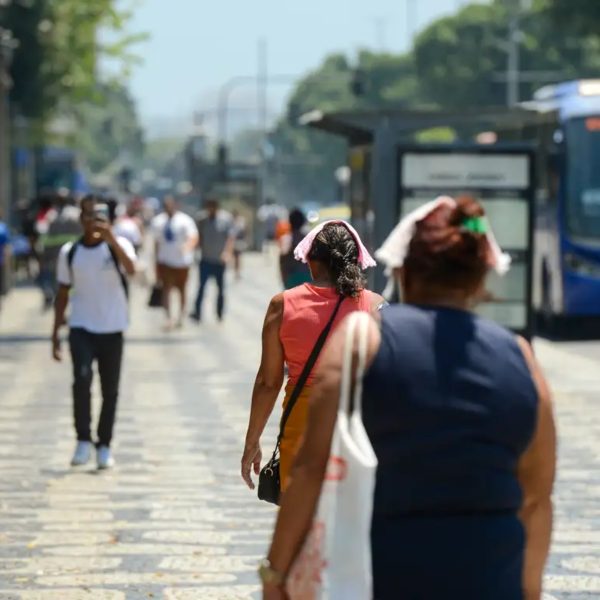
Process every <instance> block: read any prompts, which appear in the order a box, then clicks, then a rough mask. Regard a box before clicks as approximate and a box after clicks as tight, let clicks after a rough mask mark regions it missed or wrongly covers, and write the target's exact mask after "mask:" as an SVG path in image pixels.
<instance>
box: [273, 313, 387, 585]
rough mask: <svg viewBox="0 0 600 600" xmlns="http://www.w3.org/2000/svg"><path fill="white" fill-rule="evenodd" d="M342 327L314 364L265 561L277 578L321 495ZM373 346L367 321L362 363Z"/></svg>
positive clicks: (374, 332) (376, 337)
mask: <svg viewBox="0 0 600 600" xmlns="http://www.w3.org/2000/svg"><path fill="white" fill-rule="evenodd" d="M347 324H348V320H347V319H346V320H345V321H344V322H343V323H342V324H341V325H340V327H338V328H337V330H336V331H335V332H334V334H333V335H332V337H331V340H330V342H329V343H328V344H327V346H326V348H325V352H324V353H323V356H322V358H321V361H320V363H319V366H318V370H317V373H316V379H315V385H314V388H313V393H312V395H311V400H310V412H309V417H308V424H307V429H306V433H305V436H304V440H303V443H302V447H301V448H300V451H299V452H298V454H297V456H296V459H295V460H294V465H293V467H292V472H291V476H290V483H289V486H288V488H287V489H286V491H285V493H284V494H283V497H282V502H281V509H280V511H279V516H278V519H277V524H276V526H275V532H274V534H273V541H272V544H271V550H270V552H269V557H268V558H269V561H270V562H271V565H272V567H273V569H275V570H276V571H278V572H279V573H282V574H287V573H288V571H289V569H290V567H291V565H292V563H293V561H294V558H295V557H296V555H297V553H298V552H299V550H300V548H301V545H302V543H303V541H304V538H305V537H306V534H307V532H308V530H309V528H310V525H311V522H312V519H313V516H314V513H315V509H316V506H317V502H318V498H319V494H320V492H321V485H322V483H323V478H324V476H325V470H326V467H327V462H328V460H329V452H330V448H331V439H332V436H333V429H334V426H335V422H336V418H337V410H338V403H339V397H340V386H341V377H342V364H343V350H344V343H345V339H346V329H347ZM379 344H380V333H379V328H378V327H377V325H376V323H375V322H374V321H373V322H371V324H370V327H369V346H368V352H367V364H370V363H371V362H372V360H373V357H374V356H375V354H376V353H377V350H378V348H379ZM355 358H356V357H355Z"/></svg>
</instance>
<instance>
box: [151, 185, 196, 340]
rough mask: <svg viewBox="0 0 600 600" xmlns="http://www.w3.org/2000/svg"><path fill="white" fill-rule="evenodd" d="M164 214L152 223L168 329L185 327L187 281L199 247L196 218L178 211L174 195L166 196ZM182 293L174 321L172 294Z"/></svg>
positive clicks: (158, 278)
mask: <svg viewBox="0 0 600 600" xmlns="http://www.w3.org/2000/svg"><path fill="white" fill-rule="evenodd" d="M163 208H164V212H162V213H161V214H159V215H157V216H156V217H154V219H153V220H152V231H153V232H154V239H155V258H156V279H157V281H158V282H159V283H160V285H161V286H162V296H163V305H164V308H165V312H166V315H167V322H166V325H165V329H167V330H169V329H172V328H173V327H174V326H175V327H178V328H179V327H182V326H183V318H184V315H185V310H186V304H187V298H186V293H187V282H188V276H189V272H190V267H191V265H192V263H193V262H194V250H195V249H196V246H197V245H198V229H197V227H196V223H194V219H192V217H190V216H189V215H187V214H186V213H184V212H182V211H181V210H179V208H178V206H177V201H176V200H175V198H174V197H173V196H166V197H165V199H164V203H163ZM173 289H175V290H177V292H178V293H179V316H178V318H177V319H176V320H175V321H173V319H172V318H171V292H172V290H173Z"/></svg>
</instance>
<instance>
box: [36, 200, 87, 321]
mask: <svg viewBox="0 0 600 600" xmlns="http://www.w3.org/2000/svg"><path fill="white" fill-rule="evenodd" d="M79 213H80V211H79V208H78V207H77V206H76V205H75V200H74V198H73V197H71V196H66V195H57V196H56V198H55V203H54V209H53V213H52V217H51V218H49V220H48V224H47V227H46V228H45V231H44V233H43V234H41V235H40V239H39V259H40V275H39V281H40V286H41V288H42V293H43V296H44V310H47V309H49V308H50V307H51V306H52V304H53V302H54V296H55V294H56V264H57V261H58V255H59V253H60V249H61V248H62V247H63V246H64V245H65V244H67V243H68V242H74V241H75V240H77V239H78V238H79V236H80V235H81V224H80V221H79Z"/></svg>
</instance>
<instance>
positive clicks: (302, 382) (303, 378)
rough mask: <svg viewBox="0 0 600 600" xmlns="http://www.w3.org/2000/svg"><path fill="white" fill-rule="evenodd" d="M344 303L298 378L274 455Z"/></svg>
mask: <svg viewBox="0 0 600 600" xmlns="http://www.w3.org/2000/svg"><path fill="white" fill-rule="evenodd" d="M343 301H344V296H340V297H339V299H338V301H337V304H336V305H335V308H334V309H333V314H332V315H331V317H330V318H329V321H328V322H327V325H325V328H324V329H323V331H322V332H321V335H320V336H319V338H318V339H317V342H316V343H315V346H314V348H313V349H312V352H311V353H310V356H309V357H308V360H307V361H306V364H305V365H304V369H302V373H301V374H300V377H298V382H297V383H296V387H295V388H294V391H293V392H292V395H291V396H290V399H289V400H288V403H287V406H286V407H285V410H284V411H283V415H282V417H281V422H280V424H279V435H278V436H277V444H276V446H275V453H274V455H275V454H277V451H278V450H279V445H280V444H281V440H282V438H283V433H284V431H285V426H286V424H287V421H288V419H289V417H290V415H291V414H292V410H293V408H294V406H295V404H296V402H297V401H298V398H299V397H300V394H301V393H302V389H303V388H304V386H305V385H306V382H307V380H308V376H309V375H310V372H311V371H312V370H313V367H314V366H315V363H316V362H317V359H318V358H319V354H321V350H322V349H323V346H324V345H325V342H326V341H327V337H328V336H329V332H330V331H331V328H332V327H333V322H334V321H335V317H336V316H337V314H338V311H339V309H340V306H341V305H342V302H343Z"/></svg>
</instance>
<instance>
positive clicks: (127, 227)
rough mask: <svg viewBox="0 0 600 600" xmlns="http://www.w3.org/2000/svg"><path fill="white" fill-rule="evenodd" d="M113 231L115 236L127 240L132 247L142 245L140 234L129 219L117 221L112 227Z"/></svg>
mask: <svg viewBox="0 0 600 600" xmlns="http://www.w3.org/2000/svg"><path fill="white" fill-rule="evenodd" d="M113 231H114V233H115V235H117V236H121V237H124V238H125V239H126V240H129V241H130V242H131V243H132V244H133V246H134V247H135V246H141V245H142V232H141V231H140V228H139V226H138V224H137V223H136V222H135V221H134V220H133V219H132V218H130V217H123V218H121V219H119V220H118V221H117V222H116V223H115V225H114V226H113Z"/></svg>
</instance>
